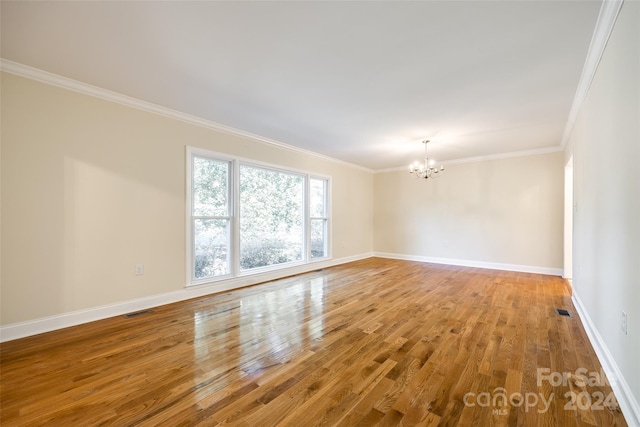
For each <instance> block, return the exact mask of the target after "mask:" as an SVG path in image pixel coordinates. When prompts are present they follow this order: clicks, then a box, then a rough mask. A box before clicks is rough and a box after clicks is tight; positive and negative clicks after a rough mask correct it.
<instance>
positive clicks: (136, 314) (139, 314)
mask: <svg viewBox="0 0 640 427" xmlns="http://www.w3.org/2000/svg"><path fill="white" fill-rule="evenodd" d="M149 313H153V310H151V309H149V310H140V311H135V312H133V313H127V314H125V315H124V317H125V318H126V319H131V318H132V317H138V316H142V315H143V314H149Z"/></svg>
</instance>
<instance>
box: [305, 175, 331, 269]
mask: <svg viewBox="0 0 640 427" xmlns="http://www.w3.org/2000/svg"><path fill="white" fill-rule="evenodd" d="M309 182H310V185H309V206H310V207H309V216H310V218H311V226H310V228H311V258H324V257H326V256H327V224H328V217H327V180H326V179H317V178H311V179H310V180H309Z"/></svg>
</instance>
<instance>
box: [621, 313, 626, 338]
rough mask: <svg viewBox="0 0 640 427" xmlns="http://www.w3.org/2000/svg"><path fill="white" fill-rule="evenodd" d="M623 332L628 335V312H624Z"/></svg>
mask: <svg viewBox="0 0 640 427" xmlns="http://www.w3.org/2000/svg"><path fill="white" fill-rule="evenodd" d="M622 332H623V333H624V334H625V335H627V313H625V312H624V311H623V312H622Z"/></svg>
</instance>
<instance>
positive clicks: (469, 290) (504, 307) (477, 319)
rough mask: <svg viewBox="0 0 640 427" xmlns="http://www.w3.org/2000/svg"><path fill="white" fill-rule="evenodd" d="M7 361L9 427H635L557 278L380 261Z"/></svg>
mask: <svg viewBox="0 0 640 427" xmlns="http://www.w3.org/2000/svg"><path fill="white" fill-rule="evenodd" d="M554 308H565V309H567V310H569V311H570V312H571V313H572V314H574V317H571V318H567V317H560V316H558V315H557V314H556V313H555V312H554ZM0 355H1V359H0V367H1V372H0V403H1V411H2V412H1V416H0V423H1V424H2V426H4V427H8V426H26V425H28V426H36V425H47V426H94V425H116V426H158V425H166V426H196V425H197V426H215V425H238V426H273V425H282V426H316V425H317V426H319V425H325V426H334V425H335V426H369V425H380V426H394V425H406V426H409V425H423V426H431V425H433V426H438V425H443V426H445V425H446V426H455V425H460V426H494V425H495V426H515V425H523V426H625V425H626V423H625V420H624V417H623V416H622V414H621V412H620V411H619V409H617V407H616V406H615V401H614V400H612V398H609V399H606V400H605V398H607V397H609V396H612V394H611V388H610V387H609V386H608V385H606V384H602V381H600V382H598V381H597V379H596V378H595V377H594V376H593V373H600V372H601V367H600V365H599V363H598V361H597V358H596V356H595V353H594V351H593V349H592V347H591V345H590V344H589V341H588V339H587V337H586V334H585V332H584V329H583V327H582V325H581V323H580V320H579V318H578V317H577V315H576V314H575V309H574V307H573V305H572V303H571V300H570V290H569V288H568V285H567V284H566V283H565V282H564V281H563V280H562V279H560V278H558V277H553V276H543V275H535V274H526V273H512V272H504V271H494V270H483V269H473V268H463V267H452V266H442V265H435V264H425V263H417V262H408V261H397V260H389V259H381V258H369V259H366V260H363V261H358V262H353V263H349V264H344V265H340V266H337V267H332V268H328V269H325V270H322V271H316V272H312V273H308V274H303V275H300V276H295V277H291V278H286V279H282V280H279V281H275V282H271V283H267V284H262V285H258V286H254V287H250V288H245V289H240V290H236V291H233V292H228V293H224V294H218V295H213V296H209V297H204V298H199V299H194V300H190V301H185V302H180V303H176V304H171V305H166V306H162V307H158V308H156V309H154V312H153V313H150V314H145V315H140V316H137V317H133V318H130V319H126V318H124V317H122V316H121V317H116V318H111V319H106V320H103V321H98V322H94V323H91V324H86V325H80V326H77V327H73V328H68V329H65V330H60V331H55V332H51V333H47V334H42V335H38V336H34V337H29V338H24V339H20V340H15V341H10V342H7V343H3V344H2V345H1V346H0ZM580 368H582V369H584V371H579V369H580ZM581 374H583V375H584V377H581V376H580V375H581ZM563 376H564V378H562V377H563ZM585 377H586V378H589V379H590V381H581V378H582V379H584V378H585ZM571 393H573V395H572V394H571ZM572 396H573V397H575V399H574V398H573V397H572ZM601 397H602V398H601Z"/></svg>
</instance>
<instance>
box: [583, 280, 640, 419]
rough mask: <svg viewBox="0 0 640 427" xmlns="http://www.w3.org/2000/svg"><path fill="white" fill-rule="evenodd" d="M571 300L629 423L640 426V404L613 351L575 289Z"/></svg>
mask: <svg viewBox="0 0 640 427" xmlns="http://www.w3.org/2000/svg"><path fill="white" fill-rule="evenodd" d="M571 300H572V301H573V305H574V306H575V308H576V311H577V312H578V316H580V320H582V324H583V325H584V329H585V331H586V332H587V336H588V337H589V341H590V342H591V345H592V346H593V348H594V350H595V351H596V356H598V360H599V361H600V364H601V365H602V369H604V373H605V374H606V376H607V379H608V380H609V384H611V388H612V389H613V394H615V395H616V400H617V401H618V404H619V405H620V410H621V411H622V414H623V415H624V418H625V420H626V421H627V424H628V425H629V426H631V427H634V426H635V427H640V404H639V403H638V401H637V400H636V399H635V397H634V396H633V393H631V388H629V384H628V383H627V381H626V380H625V378H624V375H622V372H621V371H620V368H619V367H618V364H617V363H616V361H615V359H614V358H613V356H612V355H611V352H610V351H609V349H608V348H607V345H606V344H605V342H604V340H603V339H602V336H601V335H600V333H599V332H598V329H596V327H595V325H594V324H593V321H592V320H591V317H589V314H588V313H587V310H586V309H585V307H584V305H583V304H582V301H581V300H580V297H578V295H576V293H575V291H574V293H573V296H572V297H571Z"/></svg>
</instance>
